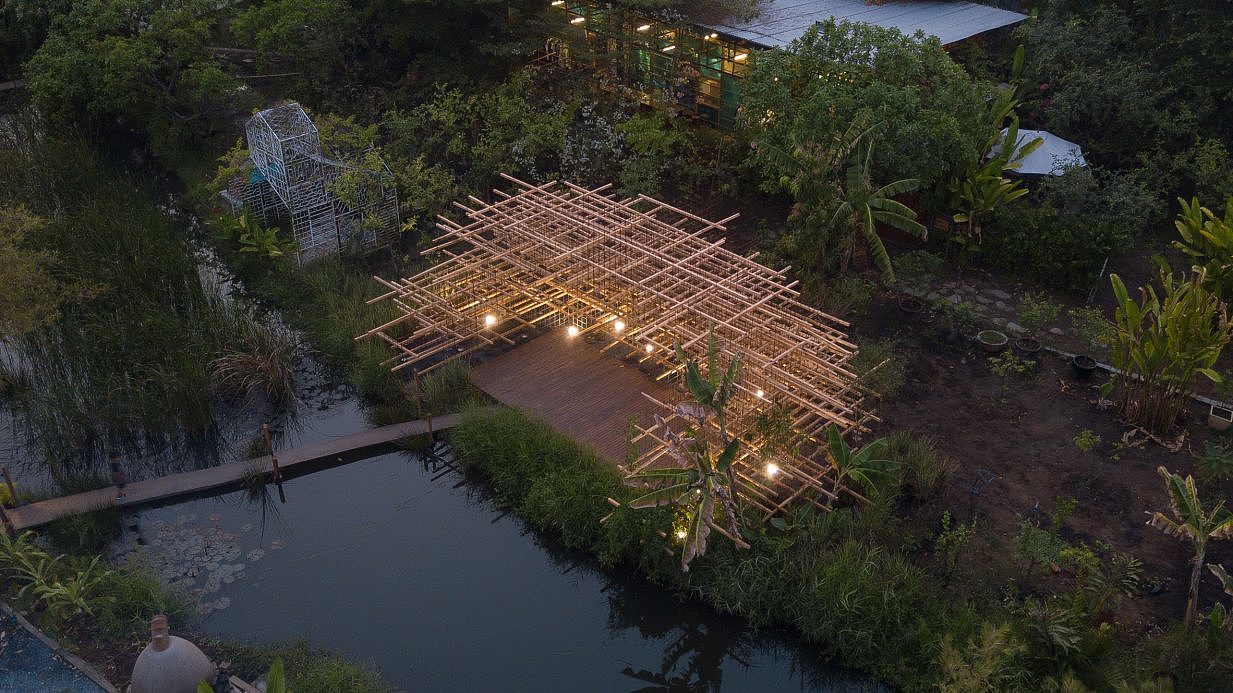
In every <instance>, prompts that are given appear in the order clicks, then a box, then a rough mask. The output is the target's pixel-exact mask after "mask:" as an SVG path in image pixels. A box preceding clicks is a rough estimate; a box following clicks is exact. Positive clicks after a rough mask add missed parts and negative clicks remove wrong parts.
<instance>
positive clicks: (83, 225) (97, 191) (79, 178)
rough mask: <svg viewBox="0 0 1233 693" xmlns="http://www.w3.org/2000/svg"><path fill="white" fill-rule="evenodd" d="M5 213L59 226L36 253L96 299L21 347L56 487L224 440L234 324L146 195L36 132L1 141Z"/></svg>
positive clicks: (15, 344) (24, 407) (77, 147)
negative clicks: (221, 409) (111, 456)
mask: <svg viewBox="0 0 1233 693" xmlns="http://www.w3.org/2000/svg"><path fill="white" fill-rule="evenodd" d="M0 161H3V162H4V164H3V165H2V166H0V205H16V204H24V205H25V206H26V207H27V208H28V209H30V210H31V211H32V212H33V213H35V214H37V215H38V216H40V217H42V218H44V219H46V220H47V224H46V225H45V226H44V227H43V228H41V229H40V230H39V231H38V233H37V235H36V236H35V237H33V238H32V239H31V240H32V241H33V242H35V243H37V244H38V245H39V246H40V247H41V248H43V249H46V250H50V251H52V252H54V253H55V255H56V256H57V258H58V265H57V271H58V272H60V273H62V274H63V275H64V277H65V278H66V279H69V280H71V281H75V282H85V283H87V284H89V285H91V286H93V287H97V293H96V294H95V295H93V296H92V297H90V298H87V299H85V300H83V301H81V302H78V303H74V304H70V305H66V306H64V307H63V308H62V310H61V314H60V316H59V318H58V319H57V320H56V321H55V322H54V323H52V324H51V325H48V326H46V327H43V328H40V329H37V330H35V331H33V332H29V333H26V334H23V335H20V336H17V337H14V338H12V339H10V341H9V343H8V345H7V347H8V348H7V349H6V350H5V351H6V353H7V356H8V363H7V368H8V370H9V371H10V372H11V373H14V374H17V377H18V379H19V382H20V385H21V387H20V388H17V389H18V392H19V395H20V397H19V400H18V406H19V408H20V411H21V417H20V418H21V420H22V421H23V422H24V423H25V425H26V427H27V431H26V432H27V434H28V435H29V437H30V439H31V440H32V441H33V442H34V443H35V444H36V445H37V446H38V447H39V448H41V450H42V451H43V453H44V455H45V457H46V459H47V461H48V462H49V464H50V465H51V469H52V473H53V475H54V476H55V477H56V478H57V479H61V480H66V479H68V478H71V477H72V476H73V475H75V474H77V473H79V472H81V471H83V469H85V468H89V467H90V466H91V465H97V463H98V460H99V459H100V458H101V456H102V453H103V450H104V449H105V448H107V447H111V446H116V445H120V444H123V445H124V446H126V447H128V448H130V449H132V450H133V451H140V450H149V449H155V448H163V447H167V446H176V445H182V444H184V443H186V442H188V441H191V440H195V439H198V438H200V437H203V436H206V435H207V434H208V433H209V432H210V431H211V429H212V428H213V427H214V423H215V422H214V414H213V410H212V407H211V389H210V374H209V372H208V369H207V365H208V364H209V363H210V362H211V360H212V359H214V358H215V357H216V356H217V355H218V354H220V353H222V352H223V351H224V349H225V348H226V347H227V346H228V345H229V344H230V343H231V341H232V339H231V336H230V335H231V334H232V331H231V330H232V328H233V327H234V322H233V321H232V320H230V319H229V317H228V316H227V315H225V314H224V313H223V312H222V311H221V310H220V308H219V304H218V302H217V301H214V300H212V298H211V296H210V295H209V294H208V292H207V291H206V290H205V289H204V288H203V285H202V280H201V277H200V276H199V273H198V268H197V263H196V261H195V259H194V257H193V253H192V250H191V248H190V246H189V244H188V242H187V240H186V238H185V237H184V235H183V233H182V231H181V230H180V229H178V228H176V226H175V224H174V222H173V221H172V219H171V218H170V217H169V215H168V214H167V213H166V211H165V210H164V209H163V208H161V207H160V203H159V201H158V199H157V198H156V197H155V195H154V194H153V193H152V192H151V186H150V185H147V184H146V183H147V181H143V180H142V179H141V178H139V177H137V176H135V175H133V174H131V173H127V172H124V171H120V170H116V169H114V168H111V167H109V166H107V165H106V164H105V163H104V162H103V161H102V160H101V159H100V157H99V156H98V155H96V154H95V153H94V152H93V151H92V150H91V148H90V145H89V144H88V143H87V142H85V141H84V140H83V139H81V138H78V137H71V138H68V139H65V140H56V139H52V138H50V137H44V136H42V135H41V134H40V133H39V131H38V130H37V129H36V128H34V127H32V126H30V125H29V124H28V123H19V124H18V127H17V128H16V129H15V131H13V132H7V131H6V132H3V133H0Z"/></svg>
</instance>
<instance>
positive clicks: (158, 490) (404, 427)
mask: <svg viewBox="0 0 1233 693" xmlns="http://www.w3.org/2000/svg"><path fill="white" fill-rule="evenodd" d="M461 420H462V416H461V415H460V414H451V415H449V416H441V417H436V418H433V419H432V421H431V424H430V423H429V421H426V420H421V421H407V422H404V423H400V424H393V425H392V426H382V427H380V428H374V429H371V430H368V431H361V432H359V433H354V434H352V435H348V436H341V437H338V438H331V439H329V440H323V441H319V442H316V443H311V444H309V445H305V446H303V447H299V448H291V449H289V450H280V451H278V466H279V469H281V470H282V471H283V472H284V473H285V474H287V475H288V476H290V475H291V474H292V472H294V470H295V468H296V467H300V466H302V467H308V466H310V465H312V464H313V463H321V464H325V463H329V462H331V461H338V462H342V461H347V460H348V459H358V458H359V457H361V456H362V453H365V452H370V451H372V450H373V449H376V448H379V447H381V446H383V445H389V444H390V443H393V442H394V441H396V440H399V439H400V438H406V437H408V436H414V435H421V434H424V433H427V432H428V431H429V426H430V425H431V428H432V430H433V431H440V430H443V429H446V428H451V427H453V426H457V425H458V422H460V421H461ZM344 458H345V459H344ZM254 465H257V466H259V467H260V468H262V469H267V470H268V469H270V458H269V456H264V457H259V458H257V459H254V460H245V461H243V462H233V463H231V464H223V465H219V466H217V467H210V468H208V469H197V470H194V471H191V472H182V473H179V474H168V475H167V476H161V477H159V478H157V479H147V480H145V481H134V482H130V483H129V484H128V486H127V487H126V488H125V498H124V500H123V501H122V502H120V503H116V502H115V495H116V487H114V486H108V487H107V488H101V489H95V490H93V491H86V492H85V493H78V494H75V495H72V496H61V497H59V498H49V499H47V500H43V501H38V502H35V503H30V504H29V505H23V506H21V507H20V508H13V509H10V510H8V511H7V512H8V516H9V519H10V520H11V521H12V523H13V526H14V528H15V529H17V530H18V531H20V530H23V529H27V528H30V527H37V526H39V525H42V524H46V523H48V522H51V521H52V520H56V519H59V518H61V517H67V516H69V515H76V514H77V513H83V512H89V511H91V510H97V509H99V508H102V507H106V506H110V505H121V506H133V505H144V504H146V503H153V502H156V501H164V500H168V499H171V498H176V497H179V496H189V495H193V494H197V493H202V492H205V491H212V490H215V489H220V488H226V487H229V486H235V485H236V484H238V483H239V482H240V480H241V479H243V478H244V476H245V474H246V473H247V472H248V471H249V470H251V469H252V468H253V466H254Z"/></svg>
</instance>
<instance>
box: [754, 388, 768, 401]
mask: <svg viewBox="0 0 1233 693" xmlns="http://www.w3.org/2000/svg"><path fill="white" fill-rule="evenodd" d="M754 396H755V397H757V398H758V399H764V398H765V397H766V393H765V392H763V391H762V388H758V389H757V391H756V392H754Z"/></svg>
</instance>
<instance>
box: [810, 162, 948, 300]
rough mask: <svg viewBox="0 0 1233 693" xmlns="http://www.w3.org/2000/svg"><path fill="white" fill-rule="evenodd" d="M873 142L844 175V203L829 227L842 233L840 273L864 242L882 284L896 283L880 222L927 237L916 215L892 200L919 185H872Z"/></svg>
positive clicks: (907, 181)
mask: <svg viewBox="0 0 1233 693" xmlns="http://www.w3.org/2000/svg"><path fill="white" fill-rule="evenodd" d="M873 149H874V147H873V143H872V142H866V143H865V146H864V151H863V152H858V153H856V154H855V155H854V156H853V158H852V161H851V163H850V164H849V165H848V168H847V171H846V172H845V184H844V185H843V186H842V187H841V188H839V189H838V193H839V195H840V198H841V201H840V202H839V205H838V206H837V207H836V208H835V211H834V213H833V214H832V215H831V218H830V222H829V223H830V225H831V226H832V227H833V228H836V229H838V230H839V237H840V238H841V239H842V245H843V255H842V256H841V259H840V261H839V272H840V274H842V273H844V272H845V271H847V268H848V263H849V262H850V261H851V258H852V255H853V253H854V252H855V249H856V246H857V243H858V242H859V241H860V240H863V241H864V243H865V246H866V247H867V248H868V249H869V254H870V255H872V256H873V261H874V264H875V265H877V267H878V272H879V274H880V277H881V279H882V281H883V282H885V283H887V284H893V283H894V282H895V270H894V268H892V267H891V261H890V256H889V255H888V254H887V252H886V246H885V245H883V244H882V238H881V237H880V236H878V230H877V225H878V224H879V223H881V224H886V225H888V226H893V227H895V228H897V229H899V230H900V231H904V232H906V233H908V234H911V235H912V236H915V237H916V238H920V239H924V238H925V227H924V226H922V225H921V224H920V222H918V221H916V212H914V211H912V209H911V208H909V207H908V206H907V205H905V204H903V203H902V202H898V201H896V200H894V199H892V198H894V197H895V196H896V195H902V194H904V193H908V192H912V191H913V190H916V188H917V187H918V186H919V183H918V182H917V181H916V180H915V179H912V178H904V179H901V180H897V181H894V182H891V183H887V184H886V185H882V186H878V185H875V184H874V183H873V171H872V167H873Z"/></svg>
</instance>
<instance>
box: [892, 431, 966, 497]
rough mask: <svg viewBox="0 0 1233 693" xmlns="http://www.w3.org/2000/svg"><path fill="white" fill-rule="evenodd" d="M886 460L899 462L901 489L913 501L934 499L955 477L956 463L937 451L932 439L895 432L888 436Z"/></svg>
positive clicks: (906, 432)
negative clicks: (952, 476) (934, 495)
mask: <svg viewBox="0 0 1233 693" xmlns="http://www.w3.org/2000/svg"><path fill="white" fill-rule="evenodd" d="M886 453H887V457H889V458H890V459H892V460H894V461H895V462H897V463H898V465H899V467H898V469H899V474H900V482H901V490H902V492H903V493H904V494H905V495H906V496H907V497H908V498H911V499H913V500H918V501H923V500H925V499H927V498H929V497H930V496H932V495H933V494H934V493H935V492H936V491H937V490H938V488H939V487H941V486H942V484H945V483H946V481H947V480H948V479H950V476H951V475H952V474H954V472H955V468H956V466H957V465H956V464H955V461H954V460H952V459H950V458H948V457H945V456H943V455H942V454H941V453H939V452H938V447H937V442H936V441H934V440H933V439H932V438H930V437H929V436H922V435H917V434H915V433H912V432H910V431H895V432H894V433H892V434H890V435H889V436H887V437H886Z"/></svg>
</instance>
